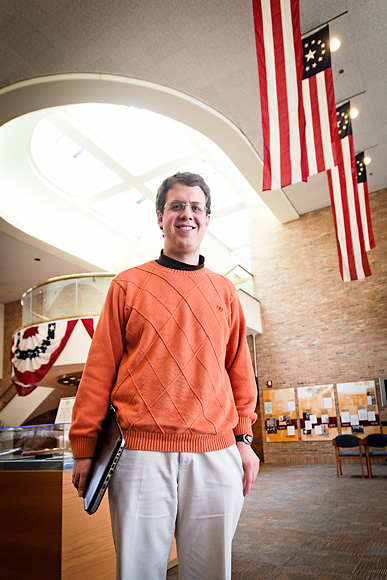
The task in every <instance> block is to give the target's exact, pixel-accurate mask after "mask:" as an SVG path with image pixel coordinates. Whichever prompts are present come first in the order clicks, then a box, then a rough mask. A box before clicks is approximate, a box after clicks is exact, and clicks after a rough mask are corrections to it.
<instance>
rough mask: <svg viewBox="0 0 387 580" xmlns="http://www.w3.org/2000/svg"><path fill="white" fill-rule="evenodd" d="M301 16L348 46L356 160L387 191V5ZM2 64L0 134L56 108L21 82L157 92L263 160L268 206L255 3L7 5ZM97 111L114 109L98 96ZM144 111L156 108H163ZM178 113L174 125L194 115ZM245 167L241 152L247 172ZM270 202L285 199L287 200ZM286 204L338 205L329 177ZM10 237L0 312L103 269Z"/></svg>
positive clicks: (306, 2) (303, 0)
mask: <svg viewBox="0 0 387 580" xmlns="http://www.w3.org/2000/svg"><path fill="white" fill-rule="evenodd" d="M300 10H301V31H302V33H305V32H308V31H310V30H311V29H313V28H315V27H317V26H319V25H321V24H324V23H326V22H328V21H331V22H330V34H331V37H333V36H338V37H339V38H340V40H341V48H340V49H339V51H338V52H336V53H333V54H332V69H333V77H334V85H335V95H336V102H337V103H339V102H341V101H343V100H346V99H348V98H351V104H352V105H353V106H356V107H357V108H358V109H359V112H360V114H359V117H358V118H357V119H355V120H353V132H354V143H355V150H356V152H358V151H363V150H364V151H365V152H366V153H367V154H368V155H369V156H370V157H371V158H372V163H371V164H370V165H369V166H368V185H369V190H370V192H373V191H377V190H380V189H382V188H384V187H387V164H386V162H385V159H387V99H386V98H385V95H386V94H387V75H386V74H385V70H386V64H387V63H386V55H387V38H386V34H385V28H386V26H385V23H386V22H387V2H385V0H368V1H366V0H357V2H351V1H349V0H348V1H347V0H324V2H321V1H320V0H300ZM0 56H1V63H2V66H1V69H0V104H2V103H4V102H6V103H7V105H6V106H4V104H3V106H2V107H0V124H2V123H5V122H7V121H9V120H10V119H12V118H13V117H15V116H18V115H21V114H23V113H26V112H28V111H32V110H36V109H37V108H40V107H41V108H44V107H47V106H50V105H49V103H50V99H51V95H50V91H52V89H51V88H50V84H49V83H48V84H47V87H46V88H45V94H44V95H43V96H42V95H41V94H39V95H38V96H37V94H36V93H35V94H34V93H33V91H34V89H33V88H32V89H31V90H30V92H29V93H28V99H26V98H24V99H22V98H20V97H19V93H15V97H13V93H12V89H13V87H14V86H16V85H15V83H19V85H22V84H23V81H28V79H33V78H36V77H46V76H48V75H58V74H61V75H65V74H67V75H74V74H93V73H96V74H98V73H103V74H106V75H117V76H119V77H121V78H125V79H126V78H131V79H137V80H138V81H139V82H141V81H144V82H150V83H155V84H158V85H160V86H162V87H169V88H170V89H171V90H174V91H178V92H180V93H181V94H182V95H185V96H186V98H187V99H189V98H190V97H193V98H194V99H196V100H197V101H198V102H200V103H202V104H203V106H207V107H210V108H211V109H212V110H214V111H215V112H218V113H219V114H220V115H222V117H223V118H225V119H226V120H229V122H230V124H232V125H233V126H234V127H236V128H237V129H238V131H239V132H240V134H241V135H242V136H243V137H244V138H245V140H246V142H247V143H248V144H249V146H250V148H251V149H252V150H254V152H255V155H256V157H255V159H256V167H255V166H254V164H251V166H250V167H249V168H248V171H250V175H252V174H254V175H253V177H251V179H250V183H252V182H254V180H255V183H254V184H253V185H254V188H255V190H256V191H257V194H259V195H261V196H262V197H263V198H265V196H264V195H262V194H261V192H260V190H259V183H260V180H261V173H262V166H261V163H260V161H259V157H260V158H261V159H262V151H263V147H262V131H261V119H260V103H259V85H258V73H257V64H256V52H255V38H254V27H253V14H252V2H251V0H238V2H233V1H231V0H211V2H205V1H203V0H165V1H163V2H157V0H147V1H146V2H144V1H143V0H130V1H128V0H126V1H124V0H111V1H110V2H105V1H102V0H93V1H92V0H84V1H83V2H82V3H80V2H74V1H73V0H61V2H55V3H50V8H49V10H48V9H47V2H46V0H34V2H33V3H32V2H31V1H30V0H18V2H14V1H13V0H3V1H2V2H1V3H0ZM50 78H53V77H50ZM7 96H8V101H7V100H6V98H7ZM2 99H3V101H2ZM4 99H5V100H4ZM39 99H40V101H41V105H40V101H39ZM95 100H96V102H101V101H102V102H104V101H103V99H102V96H100V95H99V94H98V90H97V91H96V96H95ZM77 102H82V99H79V100H78V101H77ZM106 102H109V101H106ZM47 103H48V104H47ZM125 104H128V105H131V104H132V103H131V102H127V103H125ZM137 104H138V103H137ZM141 104H142V106H144V108H149V109H152V104H151V105H149V106H147V103H146V102H144V103H141ZM160 106H161V100H160ZM179 106H180V105H179V104H177V105H174V107H175V110H174V111H172V112H171V116H174V117H175V118H177V117H178V116H179V114H181V115H183V113H182V112H180V111H179V110H178V109H179ZM29 107H30V108H29ZM188 121H189V119H187V122H188ZM218 133H219V142H221V138H222V136H221V135H220V133H221V130H219V131H218ZM213 137H214V138H215V140H216V138H217V135H216V132H214V133H213ZM241 151H242V149H241ZM235 155H236V157H237V155H238V152H237V151H236V153H235ZM245 157H246V155H242V154H241V153H240V159H241V163H240V165H243V159H244V158H245ZM237 165H238V166H239V163H237ZM248 171H247V173H248ZM247 173H246V172H245V175H247ZM1 194H2V195H4V196H6V195H7V192H4V191H3V192H1ZM265 195H266V198H269V196H270V195H272V198H273V199H274V197H275V195H277V194H271V193H270V192H269V193H267V194H265ZM280 195H281V196H282V198H283V200H285V201H286V203H288V205H289V207H292V208H294V209H293V211H294V214H295V217H297V215H302V214H304V213H307V212H310V211H313V210H315V209H318V208H321V207H325V206H327V205H329V192H328V186H327V181H326V176H325V174H320V175H317V176H315V177H313V178H310V179H309V181H308V183H307V184H299V185H292V186H289V187H287V188H285V189H284V190H283V192H280ZM269 203H270V200H269ZM292 219H294V218H292ZM282 221H284V220H282ZM0 230H1V238H0V242H1V248H2V252H1V256H0V268H1V272H2V276H1V283H0V302H3V303H7V302H10V301H12V300H15V299H17V298H19V297H20V296H21V294H22V293H23V292H24V291H25V290H26V289H27V288H28V287H30V286H32V285H34V284H36V283H39V282H41V281H42V280H45V279H47V278H50V277H53V276H57V275H64V274H68V273H78V272H81V271H90V270H96V269H98V268H95V264H93V263H92V261H88V260H87V259H83V260H82V259H79V257H78V258H74V256H73V255H71V253H67V254H65V253H63V252H59V251H58V250H57V249H56V248H55V247H52V246H49V245H47V244H43V243H42V242H39V241H37V240H36V239H34V238H32V237H26V236H25V235H24V234H23V233H22V232H20V231H18V230H17V229H15V228H14V227H12V226H11V225H10V224H7V223H6V222H4V221H3V220H2V221H1V223H0ZM37 251H38V252H40V254H39V255H38V254H37ZM36 257H40V258H41V259H40V261H36V260H35V258H36ZM43 258H44V259H43Z"/></svg>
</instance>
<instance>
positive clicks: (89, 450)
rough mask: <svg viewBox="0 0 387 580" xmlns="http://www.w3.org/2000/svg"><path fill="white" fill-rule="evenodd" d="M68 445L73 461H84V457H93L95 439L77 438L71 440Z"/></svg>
mask: <svg viewBox="0 0 387 580" xmlns="http://www.w3.org/2000/svg"><path fill="white" fill-rule="evenodd" d="M70 439H71V438H70ZM70 443H71V451H72V453H73V457H74V459H85V458H86V457H93V455H94V451H95V446H96V445H97V439H95V438H94V437H93V438H92V437H84V438H79V439H78V438H77V439H75V440H74V439H73V440H71V441H70Z"/></svg>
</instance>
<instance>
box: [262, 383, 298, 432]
mask: <svg viewBox="0 0 387 580" xmlns="http://www.w3.org/2000/svg"><path fill="white" fill-rule="evenodd" d="M263 405H264V410H265V428H266V441H298V429H297V414H296V395H295V391H294V389H273V390H270V391H263Z"/></svg>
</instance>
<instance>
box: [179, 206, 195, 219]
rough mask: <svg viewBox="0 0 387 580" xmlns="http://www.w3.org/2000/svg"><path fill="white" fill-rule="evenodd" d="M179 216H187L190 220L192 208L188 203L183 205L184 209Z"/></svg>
mask: <svg viewBox="0 0 387 580" xmlns="http://www.w3.org/2000/svg"><path fill="white" fill-rule="evenodd" d="M180 215H183V216H188V217H189V218H192V216H193V211H192V208H191V206H190V204H189V203H186V204H185V206H184V209H183V211H182V212H181V214H180Z"/></svg>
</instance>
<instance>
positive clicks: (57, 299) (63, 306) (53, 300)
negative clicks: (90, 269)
mask: <svg viewBox="0 0 387 580" xmlns="http://www.w3.org/2000/svg"><path fill="white" fill-rule="evenodd" d="M114 276H115V274H112V273H107V272H98V273H95V274H74V275H70V276H60V277H59V278H51V279H50V280H46V282H42V283H40V284H37V285H36V286H33V287H32V288H30V289H29V290H27V292H25V293H24V294H23V296H22V299H21V304H22V309H23V327H24V326H29V325H31V324H37V323H41V322H48V321H49V320H58V319H60V318H76V317H82V316H98V315H99V314H100V312H101V309H102V306H103V303H104V300H105V296H106V293H107V291H108V288H109V284H110V282H111V280H112V278H113V277H114Z"/></svg>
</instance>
